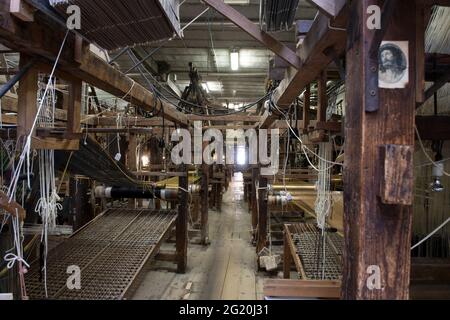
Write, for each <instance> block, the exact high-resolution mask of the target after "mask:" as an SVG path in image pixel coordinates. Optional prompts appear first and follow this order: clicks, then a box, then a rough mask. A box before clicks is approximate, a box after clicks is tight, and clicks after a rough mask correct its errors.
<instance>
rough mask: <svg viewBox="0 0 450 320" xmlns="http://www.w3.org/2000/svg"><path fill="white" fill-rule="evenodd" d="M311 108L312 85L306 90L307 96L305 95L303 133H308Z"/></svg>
mask: <svg viewBox="0 0 450 320" xmlns="http://www.w3.org/2000/svg"><path fill="white" fill-rule="evenodd" d="M310 107H311V85H309V84H308V85H307V86H306V88H305V94H304V104H303V133H306V132H308V126H309V111H310Z"/></svg>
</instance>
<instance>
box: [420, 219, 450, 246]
mask: <svg viewBox="0 0 450 320" xmlns="http://www.w3.org/2000/svg"><path fill="white" fill-rule="evenodd" d="M449 222H450V218H448V219H447V220H445V221H444V222H443V223H442V224H441V225H440V226H439V227H437V228H436V229H434V230H433V231H432V232H431V233H430V234H429V235H428V236H426V237H425V238H423V239H422V240H420V241H419V242H418V243H416V244H415V245H414V246H412V247H411V250H414V249H415V248H417V247H418V246H420V245H421V244H422V243H424V242H425V241H427V240H428V239H430V238H431V237H432V236H433V235H434V234H435V233H436V232H438V231H439V230H441V229H442V228H443V227H445V225H446V224H447V223H449Z"/></svg>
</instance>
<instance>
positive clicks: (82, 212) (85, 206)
mask: <svg viewBox="0 0 450 320" xmlns="http://www.w3.org/2000/svg"><path fill="white" fill-rule="evenodd" d="M88 190H89V179H87V178H84V177H81V178H80V177H71V178H70V181H69V193H70V202H71V206H70V208H71V210H72V212H71V213H72V217H73V230H74V231H76V230H78V229H79V228H81V227H82V226H84V225H85V224H86V223H88V222H89V221H91V220H92V219H93V218H94V213H93V211H92V210H91V209H92V207H91V206H90V205H89V200H90V198H89V196H88Z"/></svg>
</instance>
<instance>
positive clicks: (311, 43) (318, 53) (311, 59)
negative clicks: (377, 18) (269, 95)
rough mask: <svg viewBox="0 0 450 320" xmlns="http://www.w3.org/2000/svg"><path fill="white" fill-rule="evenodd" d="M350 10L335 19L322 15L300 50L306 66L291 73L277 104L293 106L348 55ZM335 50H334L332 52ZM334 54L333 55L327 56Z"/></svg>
mask: <svg viewBox="0 0 450 320" xmlns="http://www.w3.org/2000/svg"><path fill="white" fill-rule="evenodd" d="M347 19H348V7H347V6H345V5H344V6H342V7H341V8H340V10H339V13H338V15H337V16H336V18H335V19H330V18H329V17H327V16H326V15H325V14H323V13H319V14H318V15H317V17H316V19H315V20H314V22H313V25H312V26H311V29H310V30H309V32H308V34H307V35H306V37H305V39H304V40H303V42H302V44H301V45H300V47H299V48H298V50H297V54H298V55H299V56H300V57H301V59H302V61H303V63H302V67H301V68H300V69H299V70H293V69H292V68H291V69H290V70H288V72H287V77H286V78H285V79H284V80H282V81H281V83H280V85H279V86H278V88H277V90H276V91H275V93H274V102H275V103H276V104H277V105H279V106H282V107H283V106H284V107H285V106H289V105H290V104H291V103H292V102H293V101H294V100H295V98H296V97H298V96H299V94H300V93H301V91H302V90H303V89H304V88H305V87H306V86H307V85H308V84H310V83H311V82H313V81H314V80H316V79H317V78H318V76H319V74H320V73H321V72H322V71H323V70H324V69H325V68H326V67H327V66H328V65H329V64H330V63H331V62H332V61H333V60H334V59H335V56H336V55H337V56H340V55H342V54H343V53H344V50H345V44H346V36H347V32H346V30H345V28H346V27H347ZM330 49H333V50H330ZM325 52H333V54H328V55H327V54H325Z"/></svg>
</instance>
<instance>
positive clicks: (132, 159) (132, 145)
mask: <svg viewBox="0 0 450 320" xmlns="http://www.w3.org/2000/svg"><path fill="white" fill-rule="evenodd" d="M136 147H137V137H136V135H135V134H130V136H129V140H128V155H127V163H128V168H130V170H132V171H136V170H137V159H136ZM128 207H129V208H133V209H134V208H136V199H131V198H130V199H128Z"/></svg>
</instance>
